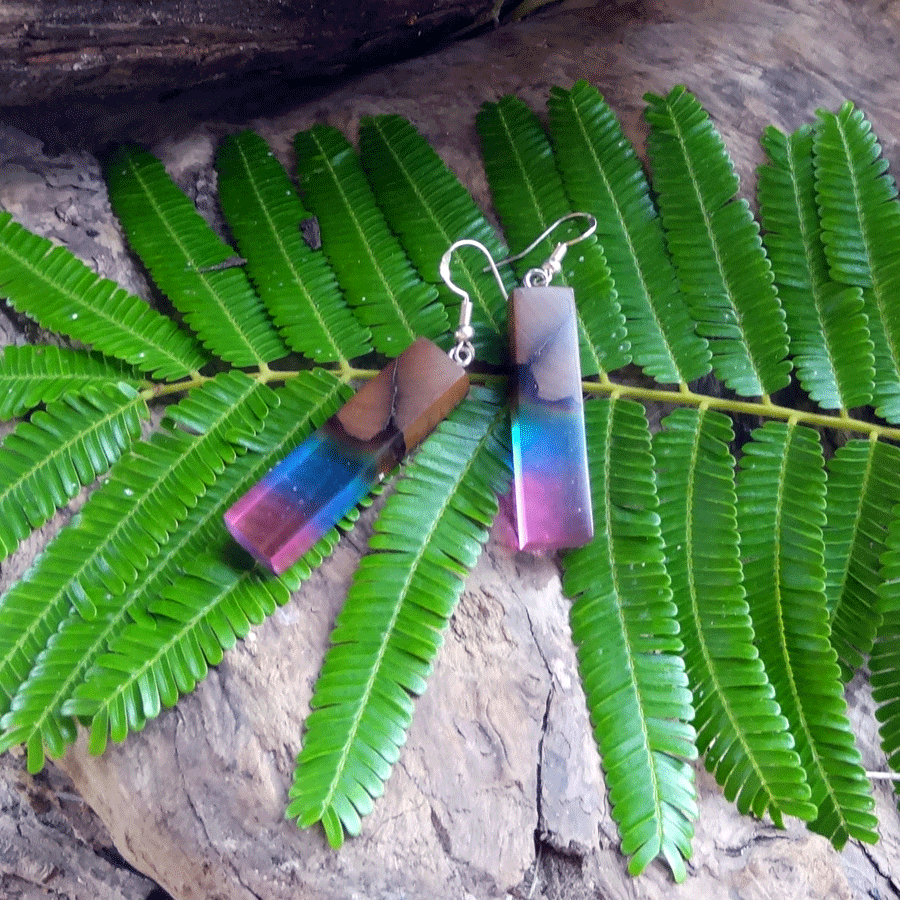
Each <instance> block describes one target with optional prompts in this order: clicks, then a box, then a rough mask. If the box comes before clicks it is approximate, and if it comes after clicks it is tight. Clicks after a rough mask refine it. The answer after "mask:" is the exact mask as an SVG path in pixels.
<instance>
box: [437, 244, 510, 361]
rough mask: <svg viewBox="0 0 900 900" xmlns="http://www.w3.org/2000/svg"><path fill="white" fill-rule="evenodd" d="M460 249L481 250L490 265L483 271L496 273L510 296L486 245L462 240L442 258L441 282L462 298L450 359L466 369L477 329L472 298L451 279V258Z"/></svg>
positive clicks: (505, 295)
mask: <svg viewBox="0 0 900 900" xmlns="http://www.w3.org/2000/svg"><path fill="white" fill-rule="evenodd" d="M460 247H475V248H476V249H478V250H480V251H481V252H482V253H483V254H484V255H485V256H486V257H487V259H488V265H487V266H486V267H485V269H484V270H483V271H485V272H487V271H489V270H490V271H492V272H493V273H494V278H496V279H497V284H498V285H500V293H501V294H503V299H504V300H507V299H508V298H509V295H508V294H507V293H506V287H505V285H504V284H503V277H502V276H501V275H500V270H499V269H498V268H497V264H496V263H495V262H494V257H493V256H491V251H490V250H488V248H487V247H485V246H484V244H482V243H479V242H478V241H475V240H472V239H471V238H461V239H460V240H458V241H454V242H453V243H452V244H451V245H450V246H449V247H448V248H447V252H446V253H444V255H443V256H442V257H441V263H440V265H439V266H438V272H439V273H440V276H441V280H442V281H443V282H444V284H446V285H447V287H448V288H450V290H451V291H453V293H454V294H456V295H457V296H458V297H461V298H462V303H461V304H460V307H459V327H458V328H457V329H456V331H455V332H454V335H453V336H454V337H455V338H456V345H455V346H454V347H453V349H452V350H451V351H450V358H451V359H452V360H454V361H455V362H457V363H458V364H459V365H461V366H462V367H463V368H465V367H466V366H468V365H469V363H471V362H472V360H473V359H474V358H475V348H474V347H473V346H472V338H473V337H474V336H475V329H473V328H472V298H471V297H470V296H469V292H468V291H467V290H465V289H464V288H461V287H460V286H459V285H458V284H454V283H453V279H452V278H451V277H450V257H451V256H453V253H454V251H455V250H458V249H459V248H460Z"/></svg>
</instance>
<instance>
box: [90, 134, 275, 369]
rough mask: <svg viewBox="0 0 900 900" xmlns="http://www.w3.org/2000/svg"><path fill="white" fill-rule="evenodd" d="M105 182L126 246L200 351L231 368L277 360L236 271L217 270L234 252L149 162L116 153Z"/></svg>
mask: <svg viewBox="0 0 900 900" xmlns="http://www.w3.org/2000/svg"><path fill="white" fill-rule="evenodd" d="M106 180H107V186H108V188H109V199H110V202H111V203H112V207H113V210H114V211H115V213H116V215H117V216H118V217H119V221H120V222H121V223H122V227H123V228H124V229H125V233H126V235H127V236H128V242H129V243H130V244H131V246H132V248H133V249H134V251H135V253H137V255H138V256H139V257H140V258H141V261H142V262H143V263H144V265H145V266H146V267H147V269H148V270H149V272H150V275H151V276H152V277H153V280H154V281H155V282H156V285H157V287H158V288H159V289H160V290H161V291H162V292H163V293H164V294H165V295H166V296H167V297H168V298H169V300H171V302H172V303H173V305H174V306H175V308H176V309H178V310H179V311H180V312H181V313H182V314H183V315H184V318H185V321H186V322H187V324H188V325H189V326H190V327H191V328H192V329H193V330H194V331H195V332H196V333H197V335H198V336H199V338H200V340H201V341H202V342H203V345H204V346H205V347H207V348H208V349H209V350H210V351H212V352H213V353H215V354H216V356H218V357H220V358H221V359H223V360H225V361H227V362H230V363H233V364H234V365H236V366H250V365H262V364H264V363H267V362H271V361H272V360H274V359H278V358H279V357H281V356H284V355H285V353H286V351H287V348H286V347H285V345H284V342H283V341H282V340H281V338H280V337H279V335H278V332H277V331H276V329H275V326H274V325H273V323H272V322H271V320H270V319H269V317H268V315H266V311H265V307H264V306H263V303H262V301H261V300H260V299H259V297H257V296H256V293H255V292H254V290H253V288H252V287H251V285H250V282H249V280H248V279H247V276H246V275H245V274H244V272H243V271H242V270H241V269H240V268H238V267H226V268H221V264H222V263H226V262H227V261H228V260H229V259H231V258H233V257H234V256H235V252H234V248H233V247H230V246H229V245H228V244H226V243H225V242H224V241H223V240H222V239H221V238H220V237H219V236H218V235H217V234H216V233H215V232H214V231H213V230H212V228H210V227H209V225H207V224H206V222H205V221H204V219H203V217H202V216H201V215H200V213H198V212H197V210H196V209H195V207H194V204H193V203H192V202H191V201H190V200H189V199H188V198H187V197H186V196H185V195H184V194H183V193H182V192H181V190H180V189H179V188H178V186H177V185H176V184H175V182H173V181H172V179H171V178H170V177H169V175H168V173H167V172H166V170H165V168H164V167H163V164H162V163H161V162H160V161H159V160H158V159H156V157H155V156H153V155H151V154H150V153H148V152H147V151H145V150H140V149H138V148H136V147H125V148H122V149H121V150H118V151H117V152H116V153H115V154H113V156H112V157H111V159H110V160H109V163H108V165H107V167H106ZM217 267H218V268H217ZM101 349H102V348H101Z"/></svg>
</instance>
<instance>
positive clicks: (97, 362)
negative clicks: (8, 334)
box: [0, 344, 143, 419]
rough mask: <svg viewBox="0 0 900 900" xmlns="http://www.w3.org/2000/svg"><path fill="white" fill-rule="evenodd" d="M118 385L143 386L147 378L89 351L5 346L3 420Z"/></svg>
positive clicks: (0, 386) (1, 355) (0, 369)
mask: <svg viewBox="0 0 900 900" xmlns="http://www.w3.org/2000/svg"><path fill="white" fill-rule="evenodd" d="M118 384H126V385H128V386H129V387H132V388H139V387H140V386H141V385H142V384H143V381H142V379H141V378H139V377H137V376H136V375H135V373H134V371H133V370H131V369H129V368H128V367H127V366H124V365H122V364H121V363H119V362H117V361H116V360H111V359H106V358H105V357H103V356H100V354H98V353H89V352H87V351H86V350H69V349H66V348H64V347H54V346H53V345H46V346H37V345H34V344H25V345H23V346H19V347H17V346H10V347H4V348H3V350H2V352H0V419H12V418H15V417H17V416H21V415H24V414H25V413H26V412H28V410H30V409H34V407H36V406H39V405H41V404H46V403H52V402H53V401H54V400H57V399H59V398H60V397H62V396H64V395H72V394H80V393H82V392H83V391H85V390H86V389H88V388H101V389H103V388H108V387H114V386H115V385H118Z"/></svg>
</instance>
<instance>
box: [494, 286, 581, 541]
mask: <svg viewBox="0 0 900 900" xmlns="http://www.w3.org/2000/svg"><path fill="white" fill-rule="evenodd" d="M509 321H510V332H511V335H510V336H511V344H512V353H513V361H514V363H515V373H516V380H515V383H514V387H513V397H512V451H513V453H512V455H513V473H514V479H513V497H514V500H515V530H516V541H517V547H518V549H519V550H556V549H562V548H570V547H582V546H584V545H585V544H586V543H588V542H589V541H590V540H591V539H592V538H593V536H594V522H593V514H592V510H591V489H590V479H589V476H588V463H587V443H586V440H585V432H584V404H583V401H582V396H581V365H580V360H579V354H578V328H577V322H576V317H575V302H574V295H573V292H572V290H571V288H554V287H533V288H517V289H516V290H514V291H513V293H512V296H511V297H510V317H509Z"/></svg>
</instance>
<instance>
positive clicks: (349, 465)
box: [225, 213, 597, 574]
mask: <svg viewBox="0 0 900 900" xmlns="http://www.w3.org/2000/svg"><path fill="white" fill-rule="evenodd" d="M574 217H584V218H586V219H587V220H588V227H587V228H586V229H585V231H584V232H583V233H581V234H580V235H578V236H577V237H575V238H573V239H571V240H568V241H565V242H562V243H559V244H557V245H556V247H555V249H554V250H553V252H552V253H551V254H550V257H549V259H548V260H547V261H546V262H545V263H544V264H543V265H541V266H539V267H537V268H534V269H530V270H529V271H528V272H526V274H525V276H524V279H523V284H522V286H521V287H517V288H515V289H514V290H513V292H512V294H510V295H507V293H506V289H505V287H504V285H503V279H502V278H501V276H500V272H499V271H498V269H497V265H498V263H497V262H495V261H494V259H493V258H492V257H491V255H490V252H489V251H488V249H487V248H486V247H485V246H484V245H483V244H481V243H479V242H478V241H474V240H471V239H468V238H463V239H461V240H458V241H456V242H455V243H453V244H451V246H450V247H449V248H448V249H447V251H446V253H445V254H444V256H443V257H442V259H441V263H440V267H439V271H440V274H441V278H442V279H443V280H444V282H445V284H446V285H447V287H448V288H449V289H450V290H452V291H453V292H454V293H456V294H457V295H458V296H460V297H461V298H462V303H461V306H460V321H459V327H458V328H457V330H456V332H455V335H454V337H455V340H456V343H455V345H454V346H453V347H452V348H451V350H450V351H449V353H446V352H444V351H443V350H441V349H440V348H439V347H438V346H437V345H436V344H434V343H432V342H431V341H430V340H428V339H427V338H424V337H420V338H418V339H417V340H416V341H414V342H413V343H412V344H411V345H410V346H409V347H407V348H406V350H404V351H403V352H402V353H401V354H400V356H398V357H397V358H396V359H394V360H392V361H391V362H390V363H389V364H388V365H387V366H386V367H385V368H384V369H382V370H381V371H380V372H379V373H378V375H376V376H375V378H373V379H372V380H371V381H370V382H368V383H367V384H366V385H365V386H364V387H363V388H361V389H360V390H359V391H358V392H357V393H356V394H354V396H353V397H351V398H350V400H348V401H347V403H345V404H344V405H343V406H342V407H341V409H340V410H338V412H336V413H335V414H334V415H333V416H331V418H330V419H328V421H327V422H325V424H324V425H323V426H322V427H321V428H319V429H318V430H317V431H316V432H315V433H313V434H312V435H310V436H309V437H308V438H307V439H306V440H305V441H304V442H303V443H302V444H300V446H299V447H297V448H296V449H295V450H293V451H292V452H291V453H290V454H289V455H288V456H287V457H286V458H285V459H284V460H282V461H281V462H280V463H278V464H277V465H276V466H275V467H274V468H273V469H272V470H271V471H270V472H269V473H268V474H266V475H265V476H264V477H263V478H262V479H261V480H260V481H259V482H257V484H255V485H254V486H253V487H252V488H250V490H249V491H248V492H247V493H246V494H244V495H243V496H242V497H241V498H240V499H239V500H238V501H237V502H236V503H235V504H234V505H233V506H231V507H230V508H229V509H228V511H227V512H226V513H225V524H226V525H227V527H228V529H229V531H230V532H231V534H232V536H233V537H234V538H235V540H236V541H237V542H238V543H239V544H240V545H241V546H242V547H244V549H246V550H247V551H248V552H249V553H251V554H252V555H253V556H254V557H255V558H256V559H257V560H258V561H259V562H261V563H262V564H263V565H265V566H266V567H268V568H269V569H271V570H272V571H274V572H275V573H276V574H280V573H281V572H283V571H284V570H285V569H287V568H288V567H289V566H291V565H293V563H294V562H296V561H297V560H298V559H299V558H300V557H301V556H302V555H303V554H304V553H306V551H307V550H309V549H310V548H311V547H312V546H313V545H314V544H315V543H316V542H317V541H318V540H319V539H320V538H321V537H322V536H323V535H324V534H325V533H326V532H327V531H328V530H329V529H330V528H332V527H333V526H334V525H335V524H336V523H337V522H338V521H340V519H341V518H342V517H343V516H344V515H345V513H346V512H347V511H348V510H350V509H351V508H352V507H353V506H355V505H356V504H357V503H358V502H359V501H360V500H361V499H362V498H363V497H364V496H365V495H366V494H367V493H368V492H369V491H370V490H371V489H372V487H373V485H374V484H375V483H376V481H377V480H378V479H379V478H380V477H383V476H384V475H385V474H386V473H387V472H389V471H391V470H392V469H393V468H394V467H395V466H397V465H398V464H399V462H400V461H401V460H402V459H403V458H404V457H405V456H406V454H407V453H408V452H409V451H411V450H412V449H414V448H415V447H416V446H418V444H419V443H421V442H422V441H423V440H424V439H425V438H426V437H427V436H428V435H429V434H431V432H432V431H434V429H435V428H436V427H437V425H438V423H439V422H440V421H441V420H442V419H444V418H445V417H446V416H447V415H448V414H449V413H450V412H451V411H452V410H453V409H455V407H456V406H458V405H459V404H460V403H461V402H462V400H463V399H464V398H465V396H466V394H467V393H468V390H469V378H468V376H467V375H466V368H467V367H468V366H469V365H470V364H471V362H472V361H473V359H474V356H475V351H474V348H473V346H472V338H473V337H474V331H473V329H472V325H471V317H472V301H471V298H470V297H469V294H468V293H467V292H466V291H465V290H463V289H462V288H461V287H459V286H458V285H456V284H454V283H453V281H452V279H451V277H450V259H451V257H452V255H453V253H454V252H456V251H457V250H458V249H459V248H460V247H465V246H470V247H475V248H477V249H479V250H480V251H481V252H482V253H484V255H485V256H486V257H487V259H488V264H489V266H488V267H489V268H490V270H492V271H493V274H494V277H495V278H496V280H497V283H498V285H499V286H500V291H501V292H502V294H503V295H504V298H505V299H506V300H507V301H508V304H509V337H510V357H511V361H512V365H513V367H514V378H513V379H512V397H511V414H512V456H513V492H512V505H513V509H514V512H513V518H514V524H515V533H516V546H517V549H520V550H551V549H562V548H570V547H580V546H583V545H584V544H586V543H587V542H588V541H590V540H591V538H592V537H593V518H592V513H591V498H590V484H589V480H588V468H587V447H586V442H585V431H584V412H583V402H582V394H581V364H580V359H579V353H578V327H577V317H576V312H575V297H574V292H573V290H572V289H571V288H568V287H552V286H551V282H552V280H553V278H554V276H555V275H557V274H558V273H559V272H560V271H561V269H562V259H563V257H564V255H565V253H566V250H567V249H568V248H569V247H570V246H571V245H572V244H575V243H578V242H579V241H583V240H585V239H586V238H588V237H590V236H591V235H592V234H593V233H594V232H595V231H596V229H597V221H596V219H595V218H594V217H593V216H592V215H590V214H588V213H570V214H569V215H566V216H563V217H562V218H561V219H559V220H557V221H556V222H554V223H553V225H551V226H550V228H548V229H547V230H546V231H545V232H544V233H543V234H541V235H540V236H539V237H538V238H536V239H535V241H534V242H533V243H532V244H531V245H530V246H529V247H527V248H526V249H525V250H523V251H522V252H521V253H519V254H516V255H515V256H512V257H509V258H508V259H505V260H501V261H500V264H505V263H510V262H513V261H515V260H517V259H520V258H521V257H523V256H525V255H527V254H528V253H529V252H531V250H532V249H534V247H536V246H537V245H538V244H539V243H540V242H541V241H542V240H544V239H545V238H546V237H547V236H548V235H549V234H550V233H551V232H553V231H554V230H555V229H556V228H557V227H558V226H559V225H560V224H562V223H563V222H565V221H567V220H568V219H571V218H574ZM485 271H487V269H485Z"/></svg>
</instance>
